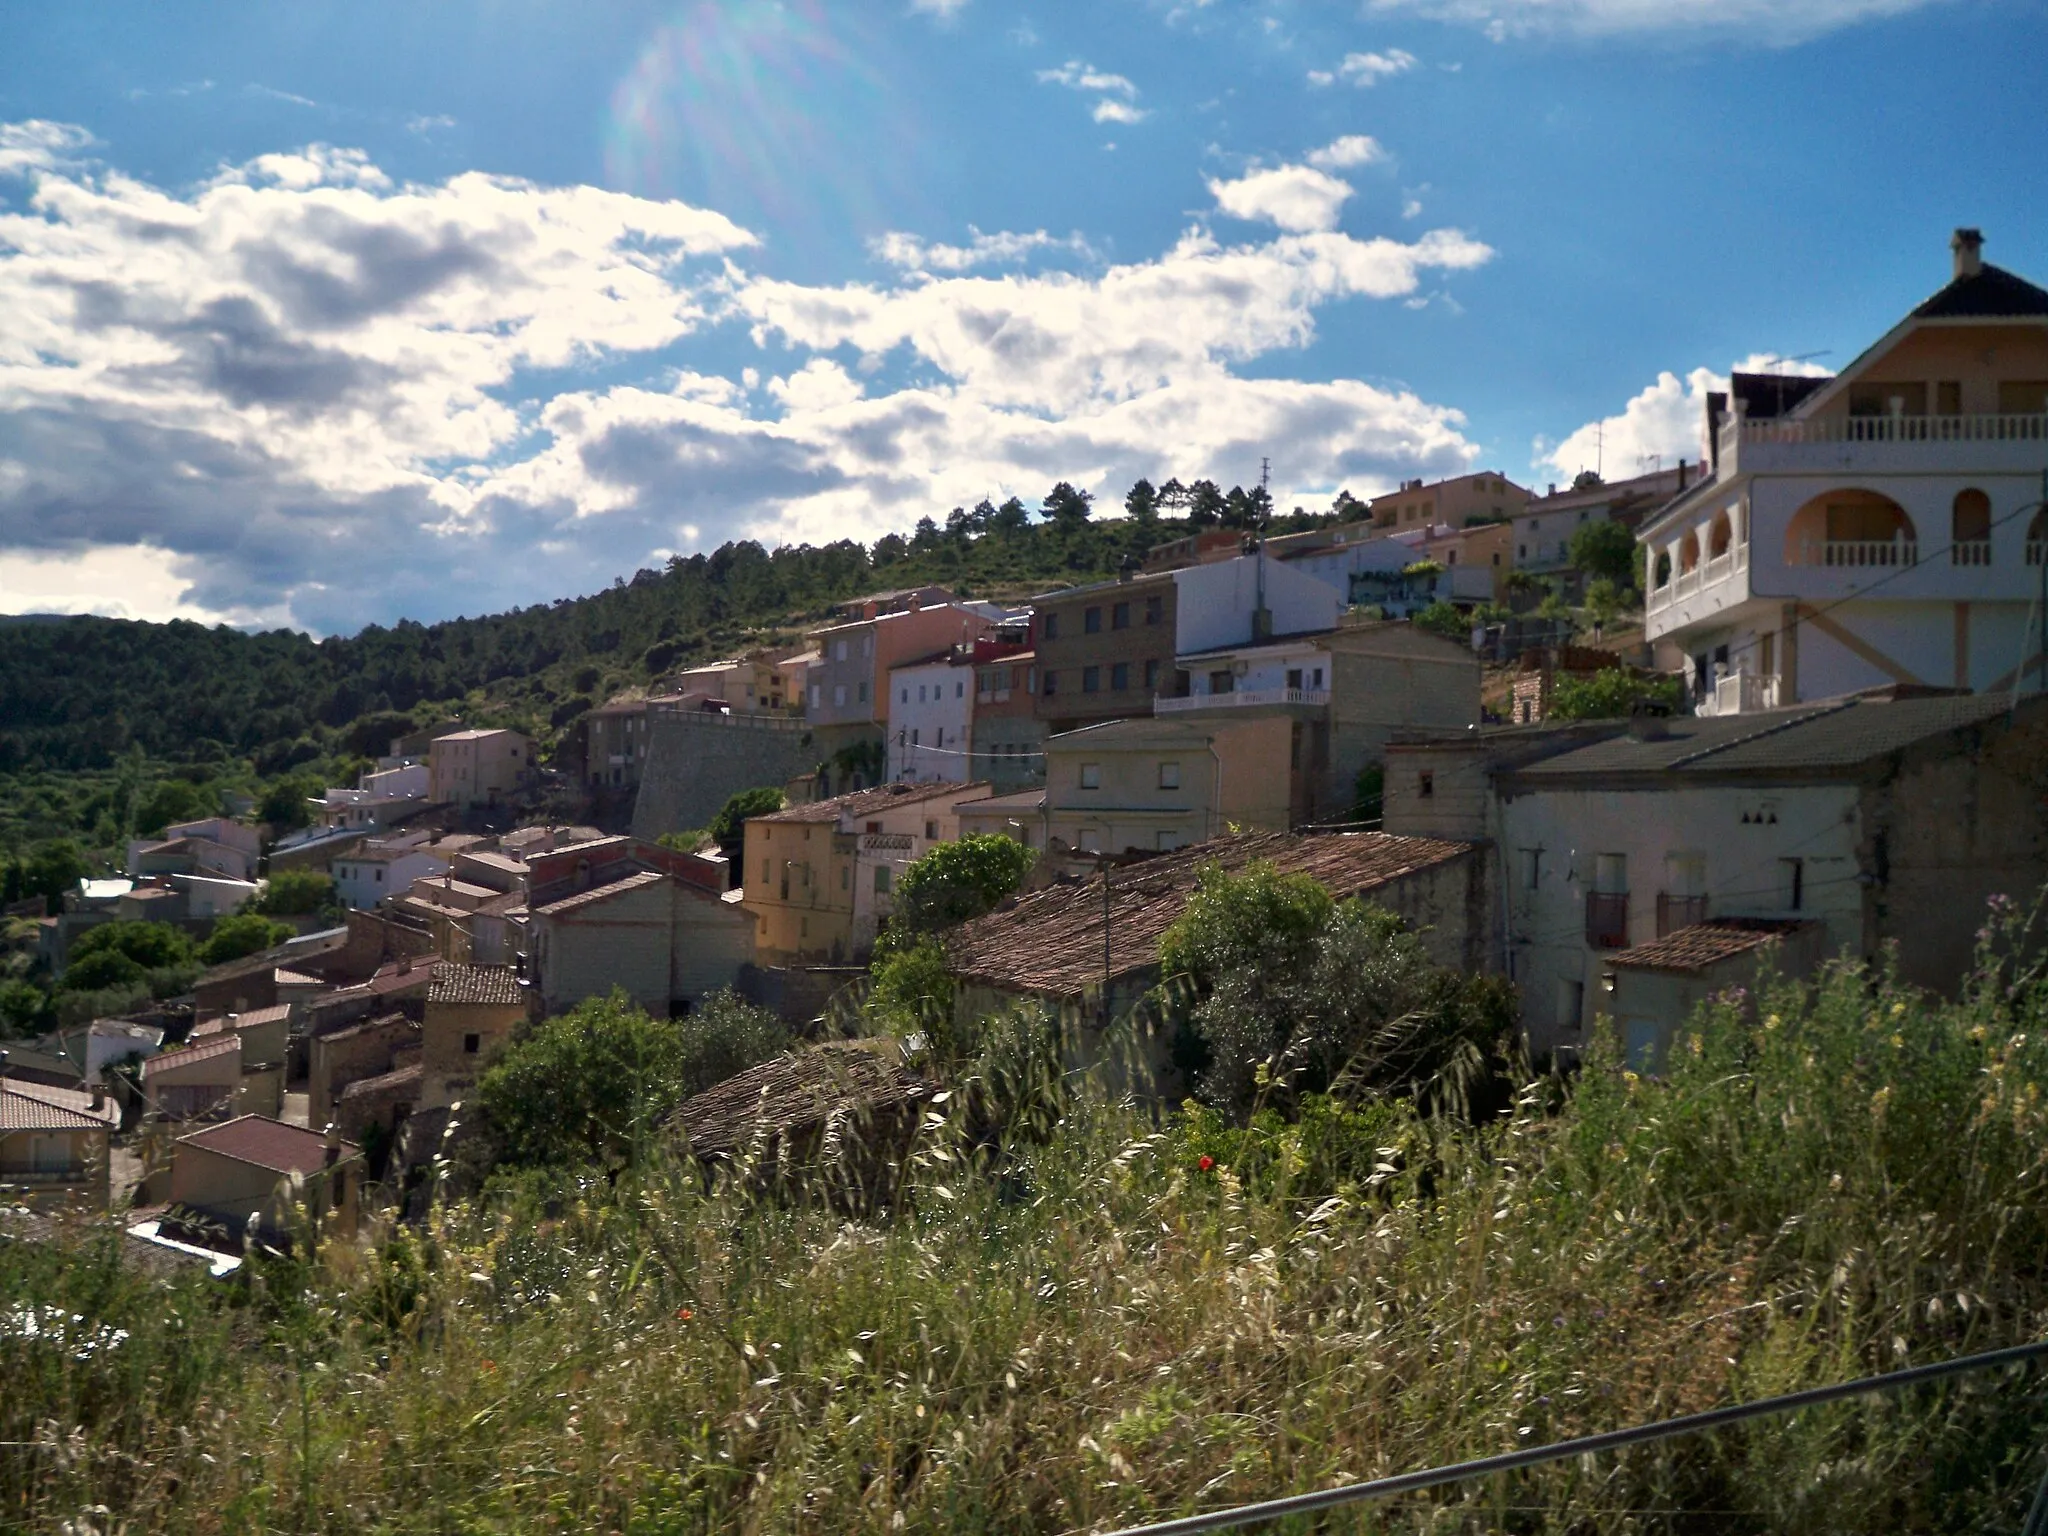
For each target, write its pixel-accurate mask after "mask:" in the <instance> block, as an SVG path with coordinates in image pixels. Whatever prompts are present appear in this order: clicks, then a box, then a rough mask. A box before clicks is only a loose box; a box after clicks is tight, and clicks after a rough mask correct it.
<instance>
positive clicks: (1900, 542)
mask: <svg viewBox="0 0 2048 1536" xmlns="http://www.w3.org/2000/svg"><path fill="white" fill-rule="evenodd" d="M1795 547H1796V548H1797V550H1798V552H1799V558H1798V559H1796V560H1794V561H1792V562H1791V563H1792V564H1794V565H1819V566H1827V567H1829V568H1831V569H1836V570H1861V569H1865V568H1868V567H1872V566H1893V567H1897V566H1908V565H1918V564H1919V563H1920V544H1919V541H1918V540H1916V539H1909V538H1906V537H1904V536H1900V537H1897V538H1890V539H1805V540H1802V541H1801V542H1800V543H1799V544H1798V545H1797V546H1795ZM1957 563H1958V564H1961V563H1963V562H1961V561H1958V562H1957ZM1984 563H1985V564H1986V565H1989V564H1990V563H1991V558H1990V552H1989V550H1988V548H1987V550H1986V552H1985V558H1984Z"/></svg>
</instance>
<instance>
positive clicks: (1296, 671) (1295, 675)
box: [1287, 667, 1301, 688]
mask: <svg viewBox="0 0 2048 1536" xmlns="http://www.w3.org/2000/svg"><path fill="white" fill-rule="evenodd" d="M1287 686H1288V687H1290V688H1299V687H1300V686H1301V668H1299V667H1289V668H1288V669H1287Z"/></svg>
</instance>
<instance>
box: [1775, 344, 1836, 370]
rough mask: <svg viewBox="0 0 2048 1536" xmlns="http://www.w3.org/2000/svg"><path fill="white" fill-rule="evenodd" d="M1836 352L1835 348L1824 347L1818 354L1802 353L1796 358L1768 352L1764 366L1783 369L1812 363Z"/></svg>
mask: <svg viewBox="0 0 2048 1536" xmlns="http://www.w3.org/2000/svg"><path fill="white" fill-rule="evenodd" d="M1834 350H1835V349H1834V348H1833V347H1822V348H1821V349H1820V350H1819V351H1818V352H1801V353H1799V354H1798V355H1797V356H1794V357H1784V356H1781V355H1780V354H1778V353H1776V352H1767V353H1765V354H1764V358H1763V366H1764V367H1765V368H1767V369H1769V368H1779V367H1783V366H1784V365H1786V364H1788V363H1810V362H1812V361H1813V360H1814V359H1815V358H1816V357H1826V356H1828V354H1830V353H1831V352H1833V351H1834Z"/></svg>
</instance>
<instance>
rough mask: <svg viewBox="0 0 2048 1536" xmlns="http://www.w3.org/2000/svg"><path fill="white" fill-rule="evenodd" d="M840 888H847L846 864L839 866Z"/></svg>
mask: <svg viewBox="0 0 2048 1536" xmlns="http://www.w3.org/2000/svg"><path fill="white" fill-rule="evenodd" d="M839 889H841V890H842V891H843V890H845V889H846V866H845V865H844V864H842V865H840V866H839Z"/></svg>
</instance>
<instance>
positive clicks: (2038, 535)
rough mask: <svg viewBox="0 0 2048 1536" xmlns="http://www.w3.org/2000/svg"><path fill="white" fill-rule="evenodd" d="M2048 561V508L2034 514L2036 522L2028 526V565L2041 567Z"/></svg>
mask: <svg viewBox="0 0 2048 1536" xmlns="http://www.w3.org/2000/svg"><path fill="white" fill-rule="evenodd" d="M2043 560H2048V507H2043V508H2042V509H2041V510H2040V511H2039V512H2036V513H2035V514H2034V520H2033V521H2032V522H2031V523H2029V524H2028V525H2027V564H2029V565H2039V564H2040V563H2041V562H2042V561H2043Z"/></svg>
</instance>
